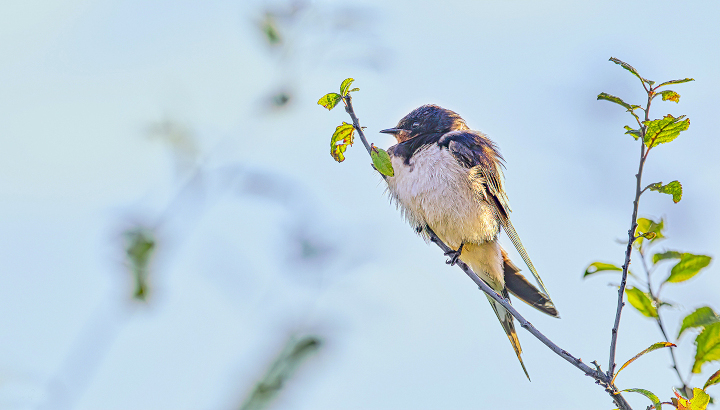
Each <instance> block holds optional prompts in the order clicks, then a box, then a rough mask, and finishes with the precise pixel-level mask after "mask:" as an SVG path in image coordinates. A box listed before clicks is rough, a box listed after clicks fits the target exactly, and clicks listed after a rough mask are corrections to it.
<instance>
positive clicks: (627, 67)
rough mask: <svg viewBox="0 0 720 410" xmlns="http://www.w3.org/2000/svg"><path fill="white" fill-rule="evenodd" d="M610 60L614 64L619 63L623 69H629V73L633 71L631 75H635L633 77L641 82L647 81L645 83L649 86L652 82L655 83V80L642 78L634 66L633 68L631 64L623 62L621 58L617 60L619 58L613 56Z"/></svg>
mask: <svg viewBox="0 0 720 410" xmlns="http://www.w3.org/2000/svg"><path fill="white" fill-rule="evenodd" d="M610 61H612V62H613V63H615V64H619V65H621V66H622V68H624V69H626V70H628V71H630V72H631V73H633V75H635V77H637V78H639V79H640V80H641V81H642V82H644V83H647V84H648V85H650V86H652V85H653V84H655V81H650V80H646V79H644V78H642V77H641V76H640V74H639V73H638V72H637V70H636V69H635V68H633V66H631V65H630V64H628V63H626V62H624V61H621V60H619V59H617V58H615V57H611V58H610Z"/></svg>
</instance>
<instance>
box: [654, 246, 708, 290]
mask: <svg viewBox="0 0 720 410" xmlns="http://www.w3.org/2000/svg"><path fill="white" fill-rule="evenodd" d="M711 260H712V258H711V257H709V256H707V255H693V254H692V253H683V254H682V257H681V258H680V262H678V263H677V264H676V265H675V266H673V268H672V270H671V271H670V276H669V277H668V278H667V279H666V280H665V282H671V283H677V282H684V281H686V280H688V279H690V278H692V277H693V276H695V275H697V274H698V272H700V270H701V269H703V268H705V267H706V266H708V265H709V264H710V261H711Z"/></svg>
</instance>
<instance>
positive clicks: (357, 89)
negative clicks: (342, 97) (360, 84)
mask: <svg viewBox="0 0 720 410" xmlns="http://www.w3.org/2000/svg"><path fill="white" fill-rule="evenodd" d="M355 91H360V89H359V88H357V87H355V88H353V89H352V90H350V91H348V93H352V92H355Z"/></svg>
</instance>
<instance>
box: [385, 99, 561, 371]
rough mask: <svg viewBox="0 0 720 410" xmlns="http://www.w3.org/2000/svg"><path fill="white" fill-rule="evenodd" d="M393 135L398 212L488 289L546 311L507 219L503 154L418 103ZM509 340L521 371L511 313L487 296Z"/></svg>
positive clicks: (454, 119)
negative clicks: (520, 263)
mask: <svg viewBox="0 0 720 410" xmlns="http://www.w3.org/2000/svg"><path fill="white" fill-rule="evenodd" d="M380 132H383V133H387V134H392V135H394V136H395V139H396V140H397V142H398V143H397V144H396V145H393V146H392V147H390V148H389V149H388V151H387V152H388V154H389V155H390V159H391V162H392V166H393V169H394V172H395V175H394V176H392V177H387V178H386V181H387V184H388V192H389V193H390V197H391V199H392V200H393V201H394V202H395V203H396V204H397V206H398V207H399V208H400V210H401V212H402V214H403V216H404V217H405V218H406V219H407V221H408V222H409V223H410V224H411V225H412V226H413V227H414V228H415V229H416V230H417V232H419V233H421V234H423V235H424V236H425V237H426V238H427V237H428V230H427V228H430V229H431V230H432V231H433V232H435V234H436V235H437V236H438V237H439V238H440V239H441V240H442V241H443V242H444V243H445V244H446V245H448V246H449V247H451V248H452V249H457V250H456V251H454V252H449V253H448V255H449V256H450V260H449V261H448V263H450V264H454V263H455V262H456V261H457V259H458V258H459V259H460V260H462V261H463V262H465V263H466V264H468V265H469V266H470V268H471V269H472V270H473V271H474V272H475V273H476V274H477V275H478V276H479V277H480V278H481V279H483V280H484V281H485V282H486V283H487V284H488V285H489V286H490V287H491V288H493V289H494V290H495V291H497V292H498V293H500V294H501V295H503V296H504V297H506V298H507V297H508V292H510V293H512V294H513V295H515V296H517V297H518V298H519V299H520V300H522V301H524V302H526V303H528V304H530V305H531V306H533V307H534V308H536V309H538V310H540V311H541V312H544V313H546V314H548V315H550V316H554V317H559V316H558V312H557V310H556V309H555V305H554V304H553V303H552V301H551V300H550V297H549V296H548V292H547V291H546V290H545V286H544V285H543V283H542V280H541V279H540V276H539V275H538V274H537V272H536V271H535V267H534V266H533V265H532V262H531V261H530V258H529V257H528V255H527V252H526V251H525V248H524V247H523V245H522V243H521V242H520V238H519V237H518V235H517V233H516V232H515V229H514V228H513V226H512V224H511V223H510V219H509V214H510V206H509V204H508V198H507V196H506V195H505V189H504V182H503V180H504V176H503V172H502V168H503V166H504V164H503V162H504V160H503V158H502V156H501V155H500V153H499V152H498V150H497V148H496V146H495V144H494V143H493V142H492V141H491V140H490V138H488V137H487V136H486V135H485V134H483V133H481V132H478V131H473V130H470V129H469V128H468V126H467V125H466V124H465V121H464V120H463V119H462V118H461V117H460V116H459V115H458V114H457V113H455V112H453V111H450V110H447V109H444V108H442V107H438V106H437V105H423V106H422V107H419V108H417V109H415V110H413V111H412V112H411V113H410V114H408V115H406V116H405V117H404V118H403V119H401V120H400V122H399V123H398V124H397V126H396V127H395V128H389V129H386V130H382V131H380ZM500 228H503V229H504V230H505V232H506V233H507V234H508V236H509V237H510V240H511V241H512V242H513V244H514V245H515V247H516V248H517V250H518V252H519V253H520V255H521V256H522V258H523V259H524V260H525V263H526V264H527V266H528V268H529V269H530V271H531V272H532V273H533V275H534V276H535V278H536V279H537V282H538V285H539V286H540V289H541V290H538V289H537V288H536V287H535V286H533V285H532V284H531V283H530V282H529V281H528V280H527V279H526V278H525V277H523V276H522V275H521V274H520V272H519V271H520V269H518V268H517V267H516V266H515V265H514V264H513V263H512V262H511V261H510V259H509V258H508V255H507V253H506V252H505V250H504V249H502V247H501V246H500V244H499V243H498V234H499V233H500ZM488 300H489V301H490V305H492V307H493V309H494V310H495V314H496V315H497V317H498V319H499V320H500V324H501V325H502V327H503V329H504V330H505V333H506V334H507V336H508V338H509V339H510V343H512V346H513V349H515V353H516V354H517V357H518V360H520V365H521V366H522V368H523V371H524V372H525V375H526V376H527V377H528V379H530V376H529V375H528V373H527V369H525V364H524V363H523V361H522V357H521V353H522V349H521V348H520V342H519V341H518V338H517V334H516V332H515V325H514V323H513V317H512V315H511V314H510V313H509V312H508V311H507V310H506V309H505V308H504V307H502V305H500V304H499V303H497V302H495V301H494V300H493V299H492V298H490V297H488Z"/></svg>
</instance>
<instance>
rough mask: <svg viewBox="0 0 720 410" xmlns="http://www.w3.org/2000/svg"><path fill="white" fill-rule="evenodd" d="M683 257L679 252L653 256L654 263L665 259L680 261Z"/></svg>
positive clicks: (667, 252) (666, 252)
mask: <svg viewBox="0 0 720 410" xmlns="http://www.w3.org/2000/svg"><path fill="white" fill-rule="evenodd" d="M681 257H682V253H680V252H678V251H665V252H663V253H656V254H655V255H653V263H658V262H660V261H662V260H665V259H680V258H681Z"/></svg>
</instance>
